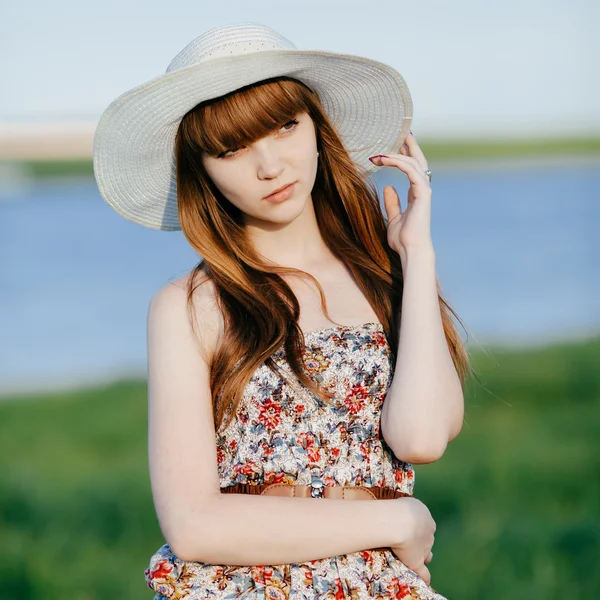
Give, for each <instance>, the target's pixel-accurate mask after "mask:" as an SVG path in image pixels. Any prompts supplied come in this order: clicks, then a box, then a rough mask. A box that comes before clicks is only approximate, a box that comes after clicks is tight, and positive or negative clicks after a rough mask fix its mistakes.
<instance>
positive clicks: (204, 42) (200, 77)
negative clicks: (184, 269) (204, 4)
mask: <svg viewBox="0 0 600 600" xmlns="http://www.w3.org/2000/svg"><path fill="white" fill-rule="evenodd" d="M280 76H287V77H292V78H294V79H297V80H299V81H301V82H302V83H304V84H306V85H307V86H308V87H309V88H311V89H312V90H313V91H315V92H317V94H318V96H319V99H320V101H321V104H322V105H323V108H324V110H325V112H326V113H327V115H328V117H329V118H330V119H331V121H332V122H333V125H334V126H335V128H336V131H337V132H338V134H339V135H340V138H341V140H342V142H343V144H344V146H345V147H346V149H347V150H348V152H349V154H350V156H351V158H352V160H353V161H354V162H355V163H357V164H358V165H360V166H361V167H363V168H364V169H366V170H367V172H373V171H375V170H376V169H377V168H378V167H376V166H375V165H373V164H372V163H371V162H370V161H369V160H368V157H369V156H372V155H373V154H385V153H387V152H396V153H397V152H399V150H400V146H401V145H402V143H403V142H404V140H405V139H406V136H407V135H408V133H409V127H410V124H411V121H412V100H411V96H410V92H409V90H408V86H407V85H406V82H405V81H404V78H403V77H402V76H401V75H400V73H398V71H396V69H394V68H392V67H390V66H388V65H386V64H383V63H381V62H377V61H374V60H370V59H367V58H363V57H359V56H352V55H347V54H337V53H332V52H324V51H318V50H298V49H297V48H296V47H295V46H294V44H292V42H290V41H289V40H287V39H286V38H284V37H283V36H282V35H280V34H279V33H277V32H276V31H274V30H273V29H271V28H270V27H266V26H264V25H258V24H240V25H228V26H223V27H217V28H215V29H211V30H209V31H207V32H206V33H204V34H202V35H201V36H199V37H197V38H196V39H195V40H193V41H192V42H190V43H189V44H188V45H187V46H186V47H185V48H184V49H183V50H182V51H181V52H180V53H179V54H178V55H177V56H176V57H175V58H174V59H173V60H172V61H171V63H170V64H169V66H168V68H167V71H166V73H165V74H164V75H160V76H158V77H156V78H154V79H152V80H150V81H148V82H146V83H144V84H142V85H140V86H138V87H135V88H133V89H131V90H129V91H127V92H125V93H124V94H122V95H121V96H119V97H118V98H117V99H116V100H114V101H113V102H112V103H111V104H110V105H109V106H108V108H107V109H106V110H105V111H104V112H103V114H102V116H101V117H100V120H99V122H98V126H97V128H96V131H95V134H94V144H93V162H94V174H95V177H96V181H97V183H98V189H99V190H100V194H101V195H102V197H103V198H104V199H105V200H106V202H108V204H109V205H110V206H111V207H112V208H113V209H114V210H116V211H117V212H118V213H119V214H121V215H122V216H123V217H125V218H126V219H129V220H130V221H134V222H136V223H139V224H141V225H144V226H145V227H151V228H153V229H164V230H177V229H181V225H180V223H179V217H178V212H177V185H176V175H175V135H176V133H177V129H178V127H179V123H180V122H181V120H182V118H183V117H184V115H185V114H186V113H187V112H188V111H190V110H191V109H193V108H194V107H195V106H196V105H197V104H199V103H200V102H203V101H205V100H209V99H212V98H217V97H219V96H222V95H224V94H227V93H229V92H232V91H234V90H236V89H238V88H241V87H244V86H246V85H249V84H252V83H256V82H259V81H262V80H264V79H270V78H272V77H280Z"/></svg>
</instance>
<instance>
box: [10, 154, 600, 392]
mask: <svg viewBox="0 0 600 600" xmlns="http://www.w3.org/2000/svg"><path fill="white" fill-rule="evenodd" d="M432 170H433V171H434V180H433V182H432V187H433V207H432V234H433V239H434V244H435V247H436V256H437V267H438V275H439V279H440V283H441V286H442V289H443V291H444V293H445V296H446V299H447V301H448V302H449V303H450V305H451V306H452V307H453V308H454V309H455V310H456V311H457V312H458V314H459V315H460V316H461V318H462V319H463V320H464V321H465V323H466V325H467V327H468V332H467V333H465V332H462V335H463V339H467V338H468V343H469V344H473V343H475V344H478V345H484V346H485V345H487V344H491V343H500V344H510V345H523V344H534V343H542V342H546V341H551V340H555V339H561V338H566V337H569V338H573V337H580V336H587V335H590V334H592V333H593V332H596V331H599V330H600V307H599V302H598V298H599V291H600V290H599V288H600V277H599V267H598V259H599V258H600V252H599V250H600V242H599V234H598V227H599V226H600V171H599V169H598V167H597V166H593V165H587V166H586V165H579V166H578V165H567V166H565V165H562V166H561V165H556V164H555V165H554V166H537V167H536V166H534V167H530V168H528V169H523V168H514V169H503V170H491V169H485V168H479V169H472V168H469V167H467V166H465V167H454V168H452V169H443V168H439V169H434V165H432ZM376 183H377V185H378V187H379V188H380V189H381V188H382V187H383V185H385V184H387V183H392V184H394V185H396V186H397V188H398V190H399V191H400V193H401V194H402V195H404V196H405V192H406V187H407V185H406V183H405V176H404V175H403V174H401V173H399V172H394V171H391V170H387V169H386V170H385V172H383V171H380V172H379V174H378V176H377V179H376ZM0 191H2V193H1V194H0V199H1V201H0V258H1V261H0V339H1V342H0V393H4V394H6V393H9V392H10V391H15V390H21V391H24V390H38V389H50V388H54V387H57V386H58V387H65V386H72V385H78V384H80V383H87V382H92V381H96V380H101V379H103V378H107V377H108V378H112V377H118V376H121V375H127V374H130V373H134V374H141V375H144V374H145V368H146V348H145V335H146V311H147V307H148V302H149V301H150V298H151V296H152V294H153V293H154V292H155V291H156V290H157V289H158V288H159V287H161V286H162V285H164V284H165V283H166V282H167V281H169V280H171V279H174V278H177V277H180V276H182V275H183V274H185V273H186V272H187V271H188V270H189V269H190V268H192V267H193V265H194V264H196V262H197V261H198V260H199V257H198V256H197V255H196V254H195V252H194V251H193V250H192V249H191V248H190V247H189V246H188V245H187V242H186V240H185V238H184V237H183V235H182V234H181V232H164V231H154V230H150V229H146V228H144V227H141V226H139V225H136V224H134V223H130V222H129V221H127V220H125V219H123V218H122V217H120V216H119V215H117V214H116V213H115V212H113V210H112V209H111V208H110V207H109V206H108V205H107V204H105V202H104V201H103V200H102V199H101V197H100V195H99V193H98V191H97V189H96V187H95V183H94V181H93V180H83V181H82V180H79V181H70V182H69V181H62V182H55V183H51V182H45V183H42V184H35V185H32V186H30V187H26V188H20V189H14V190H12V191H11V190H8V189H7V188H6V187H5V188H4V189H3V190H0Z"/></svg>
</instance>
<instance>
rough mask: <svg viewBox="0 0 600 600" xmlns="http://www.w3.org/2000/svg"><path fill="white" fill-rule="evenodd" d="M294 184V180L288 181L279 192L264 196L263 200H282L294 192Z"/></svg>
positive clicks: (276, 201)
mask: <svg viewBox="0 0 600 600" xmlns="http://www.w3.org/2000/svg"><path fill="white" fill-rule="evenodd" d="M295 185H296V182H294V183H290V184H289V185H288V186H287V187H284V188H283V189H282V190H281V191H280V192H277V193H276V194H271V195H270V196H265V200H268V201H269V202H274V203H278V202H283V201H284V200H287V199H288V198H289V197H290V196H291V195H292V194H293V193H294V186H295Z"/></svg>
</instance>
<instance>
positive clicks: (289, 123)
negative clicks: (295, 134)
mask: <svg viewBox="0 0 600 600" xmlns="http://www.w3.org/2000/svg"><path fill="white" fill-rule="evenodd" d="M298 123H299V121H298V119H292V120H291V121H288V122H287V123H286V124H285V125H282V127H284V128H285V129H286V131H291V130H292V129H293V128H294V127H295V126H296V125H298ZM288 125H291V127H288Z"/></svg>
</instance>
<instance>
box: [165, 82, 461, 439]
mask: <svg viewBox="0 0 600 600" xmlns="http://www.w3.org/2000/svg"><path fill="white" fill-rule="evenodd" d="M301 112H308V114H309V115H310V117H311V118H312V120H313V122H314V124H315V130H316V136H317V150H318V152H319V167H318V171H317V176H316V180H315V184H314V187H313V190H312V199H313V203H314V210H315V214H316V218H317V222H318V226H319V229H320V231H321V234H322V237H323V239H324V241H325V243H326V244H327V246H328V247H329V249H330V250H331V252H332V254H333V255H334V256H336V257H337V258H338V259H339V260H340V261H341V262H342V263H343V264H344V265H345V266H346V267H347V269H348V270H349V272H350V273H351V274H352V276H353V277H354V279H355V281H356V283H357V285H358V287H359V288H360V290H361V291H362V293H363V294H364V296H365V297H366V298H367V300H368V301H369V303H370V304H371V306H372V307H373V310H374V312H375V313H376V314H377V317H378V319H379V321H380V322H381V323H382V325H383V327H384V331H385V335H386V338H387V341H388V343H389V346H390V348H391V351H392V358H393V361H394V362H395V355H396V349H397V347H398V333H399V332H398V325H399V319H400V309H401V300H402V290H403V277H402V266H401V262H400V257H399V256H398V254H397V253H396V252H394V251H393V250H391V249H390V247H389V245H388V243H387V237H386V233H387V223H386V220H385V217H384V215H383V212H382V209H381V205H380V202H379V198H378V195H377V189H376V187H375V185H374V184H373V182H372V181H371V180H370V179H369V177H368V173H367V172H366V171H365V170H364V169H362V168H360V167H359V166H358V165H357V164H355V163H354V162H353V161H352V159H351V158H350V156H349V154H348V152H347V149H346V148H345V147H344V145H343V143H342V141H341V139H340V137H339V136H338V134H337V132H336V130H335V128H334V126H333V124H332V123H331V122H330V119H329V118H328V117H327V115H326V113H325V111H324V109H323V107H322V105H321V103H320V101H319V98H318V95H317V94H316V93H315V92H313V91H312V90H310V89H309V88H308V87H307V86H306V85H304V84H303V83H301V82H299V81H296V80H294V79H290V78H285V77H282V78H276V79H272V80H266V81H263V82H259V83H257V84H253V85H250V86H247V87H245V88H241V89H239V90H236V91H235V92H232V93H230V94H227V95H226V96H222V97H220V98H217V99H214V100H209V101H206V102H203V103H201V104H198V105H197V106H196V107H195V108H194V109H192V110H191V111H189V112H188V113H187V114H186V115H185V116H184V118H183V119H182V121H181V124H180V126H179V129H178V131H177V136H176V142H175V159H176V176H177V194H178V209H179V219H180V222H181V228H182V231H183V234H184V235H185V237H186V238H187V240H188V242H189V243H190V244H191V246H192V247H193V248H194V249H195V250H196V251H197V252H198V254H199V255H200V256H202V257H203V258H202V260H201V261H200V262H199V263H198V265H196V267H195V268H194V269H193V270H192V273H191V277H190V279H189V288H188V306H189V310H190V317H191V322H192V326H194V322H195V321H194V316H193V314H194V313H193V311H194V308H193V306H194V303H193V295H194V290H195V289H196V288H197V287H198V286H199V285H200V284H201V283H202V282H204V281H205V279H206V278H209V279H210V280H212V282H213V284H214V287H215V290H216V298H217V302H218V305H219V308H220V310H221V312H222V314H223V320H224V326H225V329H224V340H223V343H222V344H221V345H220V348H219V350H218V351H217V352H216V354H215V356H214V357H213V360H212V361H211V365H210V385H211V390H212V394H213V414H214V419H215V426H216V427H217V428H219V427H220V426H221V425H222V424H223V422H224V421H225V422H227V421H228V418H230V417H231V416H232V415H233V414H234V413H235V411H236V409H237V407H238V405H239V402H240V401H241V398H242V396H243V391H244V388H245V387H246V385H247V383H248V382H249V380H250V377H251V376H252V373H253V372H254V371H255V369H256V368H257V367H258V366H259V365H260V364H262V363H263V362H264V363H265V364H266V365H267V366H268V367H269V368H271V369H273V370H275V371H276V372H278V370H277V365H276V364H275V362H274V361H273V360H272V358H271V356H272V355H273V353H275V352H276V351H277V350H279V349H280V348H281V347H282V346H283V348H284V349H285V353H286V358H287V361H288V363H289V365H290V367H291V369H292V371H293V372H294V374H295V375H296V376H297V377H298V379H299V380H300V381H301V382H302V383H303V384H304V385H305V386H306V387H307V388H308V389H309V390H310V391H312V392H313V393H314V394H315V395H317V396H318V397H319V398H321V399H322V400H323V401H325V402H327V401H330V398H329V397H328V395H327V394H326V392H325V391H324V390H322V389H321V388H320V387H319V386H318V385H317V384H316V383H315V382H314V381H313V380H312V379H311V378H310V377H309V376H308V375H307V374H306V373H305V372H304V369H303V366H302V365H303V362H302V351H303V349H304V338H303V335H302V331H301V329H300V327H299V326H298V317H299V314H300V306H299V303H298V300H297V299H296V297H295V295H294V293H293V292H292V290H291V288H290V287H289V286H288V284H287V283H286V282H285V281H284V279H283V278H282V277H281V275H282V274H296V275H302V276H306V277H309V278H310V279H312V280H313V281H314V283H315V285H316V286H317V288H318V289H319V292H320V294H321V303H322V307H323V311H324V313H325V314H326V315H327V316H328V317H329V315H328V312H327V307H326V302H325V295H324V293H323V290H322V288H321V286H320V285H319V282H318V281H317V280H316V279H315V278H314V277H313V276H312V275H310V274H309V273H305V272H304V271H300V270H297V269H292V268H287V267H273V266H268V265H266V264H264V263H263V262H262V261H261V260H260V259H259V257H258V255H257V253H256V252H255V250H254V248H253V246H252V244H251V243H250V242H249V241H248V240H247V238H246V236H245V233H244V226H243V221H242V215H241V214H240V211H239V209H238V208H237V207H235V206H234V205H233V204H231V203H230V202H229V201H228V200H227V199H226V198H225V197H224V196H223V195H222V194H221V193H220V192H219V190H218V189H217V188H216V186H215V185H214V184H213V183H212V181H211V180H210V178H209V176H208V175H207V173H206V171H205V169H204V168H203V163H202V153H203V152H207V153H209V154H211V155H216V154H219V153H220V152H224V151H226V150H227V149H229V148H238V147H240V146H246V145H248V144H251V143H253V142H255V141H256V140H258V139H261V138H262V137H264V136H266V135H268V134H269V133H272V132H273V131H276V130H278V129H279V128H280V127H281V126H282V124H284V123H286V122H288V121H289V120H290V119H292V118H294V116H295V115H297V114H298V113H301ZM438 297H439V303H440V311H441V316H442V322H443V326H444V332H445V335H446V340H447V343H448V348H449V351H450V353H451V356H452V360H453V361H454V365H455V367H456V370H457V373H458V375H459V378H460V380H461V382H462V384H463V386H464V383H465V381H466V379H467V377H468V374H469V372H470V366H469V361H468V354H467V352H466V350H465V347H464V345H463V343H462V341H461V339H460V337H459V335H458V333H457V330H456V328H455V325H454V323H453V321H452V317H451V314H452V315H454V316H455V317H456V318H457V319H458V320H459V321H460V318H459V317H458V315H457V314H456V313H455V312H454V311H453V310H452V308H451V307H450V306H449V305H448V304H447V303H446V302H445V300H444V298H443V297H442V293H441V290H440V286H439V282H438ZM461 323H462V322H461ZM394 362H393V363H392V364H394ZM280 374H281V373H280ZM281 375H282V376H283V374H281ZM226 417H228V418H227V419H226Z"/></svg>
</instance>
